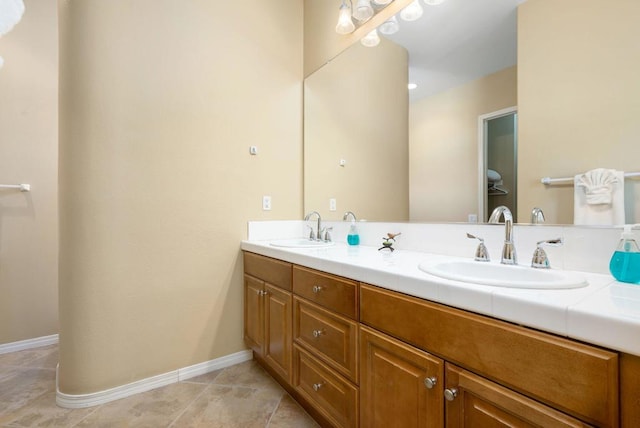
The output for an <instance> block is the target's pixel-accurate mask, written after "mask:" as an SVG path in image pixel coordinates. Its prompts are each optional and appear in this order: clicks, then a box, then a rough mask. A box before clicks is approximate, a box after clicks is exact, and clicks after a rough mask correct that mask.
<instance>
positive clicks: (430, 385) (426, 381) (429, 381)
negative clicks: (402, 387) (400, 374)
mask: <svg viewBox="0 0 640 428" xmlns="http://www.w3.org/2000/svg"><path fill="white" fill-rule="evenodd" d="M437 383H438V379H437V378H435V377H427V378H425V379H424V386H426V387H427V388H428V389H432V388H433V387H434V386H436V384H437Z"/></svg>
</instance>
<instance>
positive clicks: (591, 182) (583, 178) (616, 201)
mask: <svg viewBox="0 0 640 428" xmlns="http://www.w3.org/2000/svg"><path fill="white" fill-rule="evenodd" d="M573 223H574V224H583V225H602V226H608V225H617V224H624V223H625V218H624V172H623V171H616V170H614V169H604V168H598V169H593V170H591V171H587V172H585V173H584V174H578V175H576V176H575V178H574V206H573Z"/></svg>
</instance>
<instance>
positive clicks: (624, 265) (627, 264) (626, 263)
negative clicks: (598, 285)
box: [609, 224, 640, 284]
mask: <svg viewBox="0 0 640 428" xmlns="http://www.w3.org/2000/svg"><path fill="white" fill-rule="evenodd" d="M635 226H640V225H630V224H627V225H625V226H624V231H623V232H622V236H621V237H620V242H619V243H618V247H617V248H616V251H615V252H614V253H613V256H611V261H610V262H609V270H610V271H611V275H613V277H614V278H615V279H617V280H618V281H621V282H629V283H632V284H640V248H639V247H638V243H637V242H636V240H635V238H634V236H633V233H632V229H633V228H634V227H635Z"/></svg>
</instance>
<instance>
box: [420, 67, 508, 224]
mask: <svg viewBox="0 0 640 428" xmlns="http://www.w3.org/2000/svg"><path fill="white" fill-rule="evenodd" d="M516 104H517V97H516V67H510V68H507V69H504V70H502V71H499V72H497V73H494V74H491V75H489V76H485V77H483V78H481V79H478V80H475V81H473V82H470V83H467V84H465V85H461V86H458V87H456V88H453V89H450V90H447V91H445V92H442V93H440V94H436V95H434V96H432V97H428V98H423V99H421V100H417V101H414V102H412V103H411V108H410V113H409V159H410V167H409V171H410V173H409V194H410V207H411V212H410V218H411V220H412V221H467V216H468V215H469V214H473V213H477V212H478V116H481V115H483V114H487V113H491V112H494V111H498V110H501V109H504V108H507V107H512V106H515V105H516Z"/></svg>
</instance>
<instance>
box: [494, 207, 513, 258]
mask: <svg viewBox="0 0 640 428" xmlns="http://www.w3.org/2000/svg"><path fill="white" fill-rule="evenodd" d="M502 216H504V245H503V247H502V260H501V261H500V263H502V264H505V265H515V264H517V263H518V258H517V256H516V247H515V245H514V244H513V215H512V214H511V210H509V208H507V207H505V206H504V205H500V206H499V207H496V209H494V210H493V212H492V213H491V217H489V223H498V221H499V220H500V217H502Z"/></svg>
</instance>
